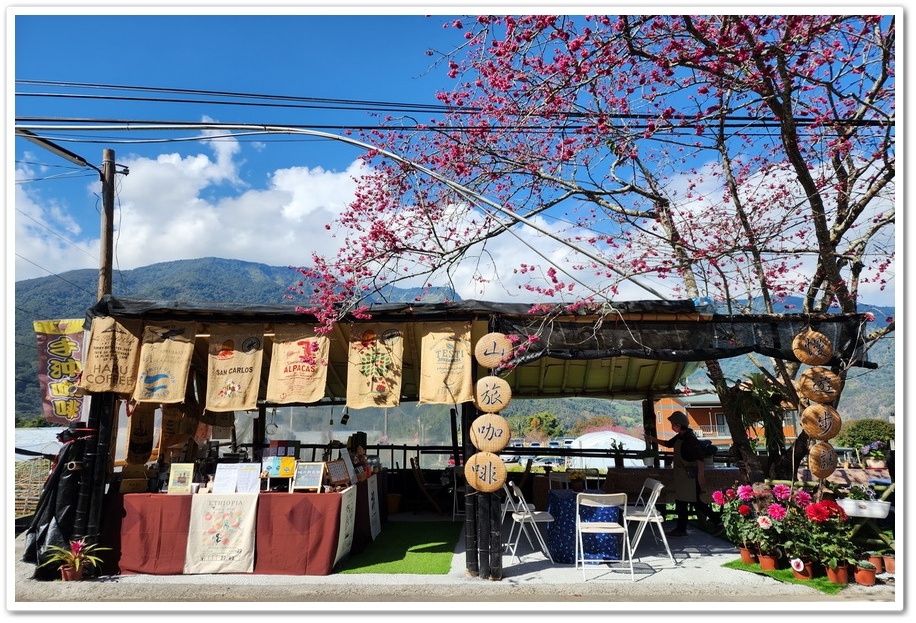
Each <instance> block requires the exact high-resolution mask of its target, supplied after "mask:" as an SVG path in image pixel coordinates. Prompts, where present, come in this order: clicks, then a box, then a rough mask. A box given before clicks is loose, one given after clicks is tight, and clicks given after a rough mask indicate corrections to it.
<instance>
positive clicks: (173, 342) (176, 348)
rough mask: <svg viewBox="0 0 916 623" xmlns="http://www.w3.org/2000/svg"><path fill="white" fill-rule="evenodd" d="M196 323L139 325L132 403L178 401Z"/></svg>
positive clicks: (180, 399)
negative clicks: (138, 359) (139, 335)
mask: <svg viewBox="0 0 916 623" xmlns="http://www.w3.org/2000/svg"><path fill="white" fill-rule="evenodd" d="M196 336H197V323H196V322H162V323H156V324H147V325H144V327H143V339H142V342H141V345H140V366H139V369H138V370H137V386H136V388H135V389H134V400H135V401H136V402H159V403H174V402H181V401H182V400H184V396H185V386H186V385H187V383H188V369H189V368H190V366H191V353H192V352H193V351H194V339H195V337H196Z"/></svg>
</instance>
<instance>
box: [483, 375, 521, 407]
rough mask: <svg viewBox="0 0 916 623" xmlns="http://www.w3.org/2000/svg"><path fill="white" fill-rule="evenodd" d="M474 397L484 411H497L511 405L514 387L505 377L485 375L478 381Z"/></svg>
mask: <svg viewBox="0 0 916 623" xmlns="http://www.w3.org/2000/svg"><path fill="white" fill-rule="evenodd" d="M474 399H475V402H476V403H477V408H478V409H480V410H481V411H483V412H484V413H496V412H498V411H502V410H503V409H505V408H506V407H508V406H509V401H510V400H512V388H511V387H509V383H508V382H507V381H506V380H505V379H503V378H500V377H498V376H485V377H483V378H482V379H480V380H478V381H477V387H476V389H475V392H474Z"/></svg>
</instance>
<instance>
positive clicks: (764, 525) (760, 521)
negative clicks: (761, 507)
mask: <svg viewBox="0 0 916 623" xmlns="http://www.w3.org/2000/svg"><path fill="white" fill-rule="evenodd" d="M757 527H758V528H760V529H761V530H769V529H770V528H772V527H773V520H772V519H770V518H769V517H767V516H766V515H761V516H760V517H758V518H757Z"/></svg>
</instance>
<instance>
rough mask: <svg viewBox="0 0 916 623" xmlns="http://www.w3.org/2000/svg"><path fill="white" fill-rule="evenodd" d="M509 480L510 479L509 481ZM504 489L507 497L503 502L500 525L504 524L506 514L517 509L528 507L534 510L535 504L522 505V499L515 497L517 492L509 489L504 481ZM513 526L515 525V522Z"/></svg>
mask: <svg viewBox="0 0 916 623" xmlns="http://www.w3.org/2000/svg"><path fill="white" fill-rule="evenodd" d="M507 482H509V481H507ZM503 491H504V492H505V493H506V499H505V500H503V503H502V516H501V518H500V525H502V524H503V523H504V522H505V520H506V515H508V514H511V513H514V512H516V511H520V510H524V509H525V508H527V509H528V510H530V511H533V510H534V504H531V503H528V504H526V506H525V507H523V506H522V501H521V500H519V499H518V498H517V497H515V494H514V493H512V491H511V490H510V489H509V487H508V486H507V485H506V484H505V483H503ZM512 527H513V528H514V527H515V524H514V523H513V525H512ZM510 536H511V534H510Z"/></svg>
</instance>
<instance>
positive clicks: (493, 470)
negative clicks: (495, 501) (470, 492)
mask: <svg viewBox="0 0 916 623" xmlns="http://www.w3.org/2000/svg"><path fill="white" fill-rule="evenodd" d="M464 479H465V480H466V481H467V483H468V484H469V485H470V486H471V487H472V488H473V489H475V490H477V491H481V492H483V493H493V492H494V491H498V490H499V489H500V488H502V486H503V484H505V482H506V464H505V463H503V460H502V459H501V458H499V457H498V456H496V455H495V454H493V453H492V452H478V453H477V454H475V455H474V456H472V457H471V458H469V459H468V460H467V461H466V462H465V464H464Z"/></svg>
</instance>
